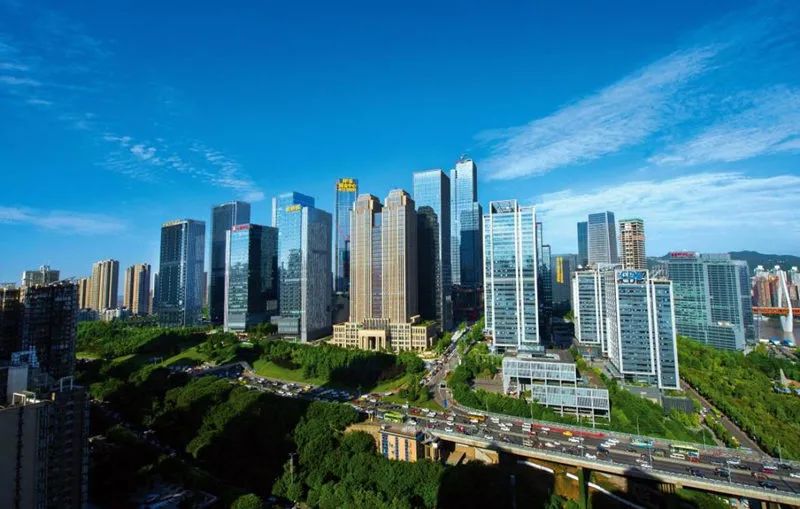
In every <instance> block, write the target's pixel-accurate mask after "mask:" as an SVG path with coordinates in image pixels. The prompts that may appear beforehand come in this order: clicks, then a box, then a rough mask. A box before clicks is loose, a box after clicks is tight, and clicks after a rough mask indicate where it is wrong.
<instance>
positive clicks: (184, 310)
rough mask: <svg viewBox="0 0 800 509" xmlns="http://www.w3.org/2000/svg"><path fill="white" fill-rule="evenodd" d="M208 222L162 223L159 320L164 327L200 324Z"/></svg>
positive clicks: (159, 269)
mask: <svg viewBox="0 0 800 509" xmlns="http://www.w3.org/2000/svg"><path fill="white" fill-rule="evenodd" d="M205 238H206V224H205V222H203V221H198V220H195V219H178V220H175V221H169V222H167V223H164V224H163V225H162V226H161V249H160V259H159V266H158V279H157V282H158V285H157V287H156V291H157V292H156V293H157V295H158V301H157V308H158V321H159V323H160V324H162V325H164V326H173V327H178V326H189V325H195V324H198V323H200V320H201V312H202V305H203V295H202V287H203V266H204V264H205Z"/></svg>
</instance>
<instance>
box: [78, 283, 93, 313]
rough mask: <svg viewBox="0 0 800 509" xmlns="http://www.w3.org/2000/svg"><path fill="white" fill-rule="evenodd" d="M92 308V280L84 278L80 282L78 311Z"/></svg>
mask: <svg viewBox="0 0 800 509" xmlns="http://www.w3.org/2000/svg"><path fill="white" fill-rule="evenodd" d="M91 307H92V278H91V277H82V278H80V279H79V280H78V309H89V308H91Z"/></svg>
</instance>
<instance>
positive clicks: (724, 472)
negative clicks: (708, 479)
mask: <svg viewBox="0 0 800 509" xmlns="http://www.w3.org/2000/svg"><path fill="white" fill-rule="evenodd" d="M714 473H715V474H717V475H718V476H720V477H725V478H728V477H730V475H731V471H730V470H728V469H727V468H715V469H714Z"/></svg>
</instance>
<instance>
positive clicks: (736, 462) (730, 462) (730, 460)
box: [725, 458, 742, 465]
mask: <svg viewBox="0 0 800 509" xmlns="http://www.w3.org/2000/svg"><path fill="white" fill-rule="evenodd" d="M725 463H727V464H728V465H741V463H742V460H740V459H739V458H728V459H726V460H725Z"/></svg>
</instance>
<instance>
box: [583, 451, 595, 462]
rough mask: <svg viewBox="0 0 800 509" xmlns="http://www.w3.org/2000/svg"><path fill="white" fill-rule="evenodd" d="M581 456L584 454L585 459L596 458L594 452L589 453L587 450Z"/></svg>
mask: <svg viewBox="0 0 800 509" xmlns="http://www.w3.org/2000/svg"><path fill="white" fill-rule="evenodd" d="M583 456H584V457H585V458H586V459H590V460H596V459H597V455H596V454H592V453H589V452H587V453H586V454H584V455H583Z"/></svg>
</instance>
